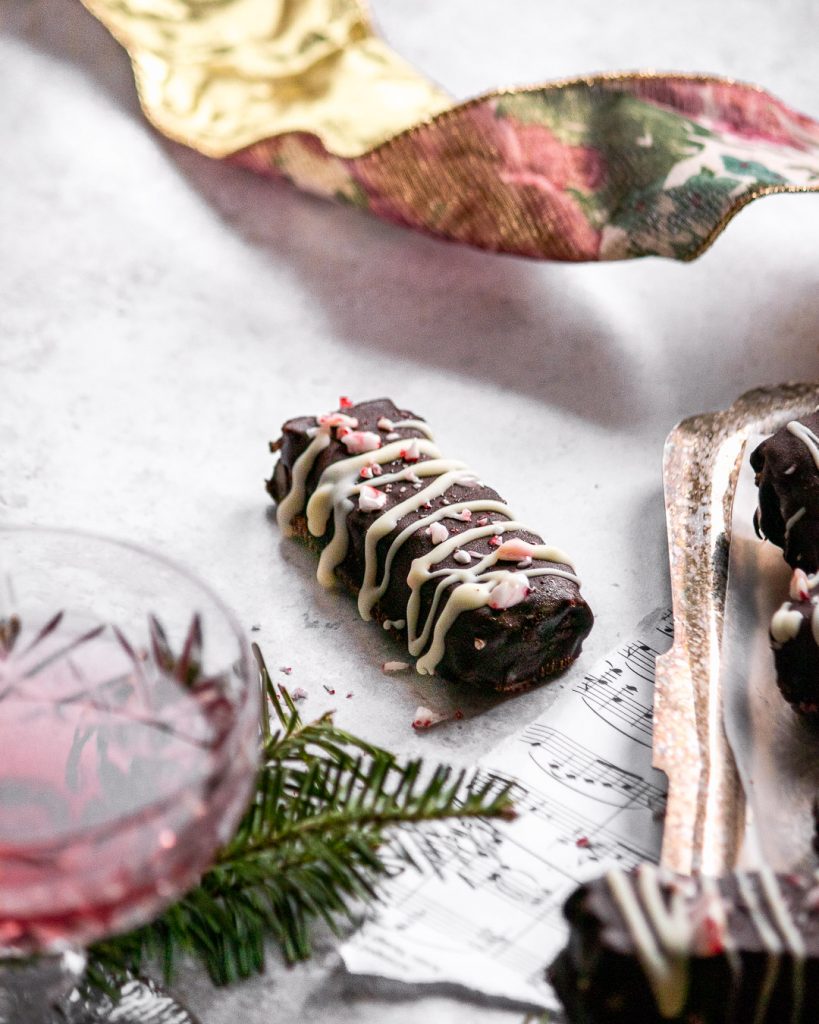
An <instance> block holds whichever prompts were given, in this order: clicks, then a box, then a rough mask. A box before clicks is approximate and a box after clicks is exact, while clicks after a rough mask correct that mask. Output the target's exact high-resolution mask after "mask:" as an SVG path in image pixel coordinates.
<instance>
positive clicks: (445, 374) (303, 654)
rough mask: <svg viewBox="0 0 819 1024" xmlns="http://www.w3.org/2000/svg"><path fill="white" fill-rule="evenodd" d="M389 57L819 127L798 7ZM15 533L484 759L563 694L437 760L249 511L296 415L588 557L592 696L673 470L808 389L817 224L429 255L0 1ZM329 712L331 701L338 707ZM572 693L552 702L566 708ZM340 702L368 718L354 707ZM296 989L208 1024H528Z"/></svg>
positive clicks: (497, 10)
mask: <svg viewBox="0 0 819 1024" xmlns="http://www.w3.org/2000/svg"><path fill="white" fill-rule="evenodd" d="M374 7H375V13H376V16H377V18H378V21H379V23H380V25H381V27H382V29H383V31H384V32H385V34H386V35H387V37H388V39H389V40H390V41H391V42H392V43H393V45H394V46H395V47H396V48H397V49H398V50H400V51H401V52H402V53H403V54H405V55H406V56H407V57H408V58H409V59H411V60H413V61H414V62H415V63H416V64H417V65H419V66H420V67H422V68H423V69H424V70H426V71H427V72H428V73H429V74H431V75H432V76H433V77H434V78H436V79H437V80H438V81H440V82H442V83H444V84H445V85H446V86H447V87H448V88H449V89H450V90H451V91H452V92H453V93H455V94H456V95H457V96H462V97H466V96H468V95H470V94H472V93H476V92H479V91H483V90H485V89H487V88H489V87H490V86H493V85H511V84H523V83H526V82H532V81H538V80H544V79H548V78H554V77H561V76H566V75H571V74H577V73H581V72H587V71H592V70H609V69H615V68H620V69H631V68H636V67H655V68H661V69H684V70H699V71H712V72H715V73H720V74H725V75H729V76H733V77H737V78H744V79H750V80H754V81H758V82H760V83H761V84H763V85H765V86H766V87H767V88H768V89H770V90H771V91H772V92H774V93H775V94H777V95H779V96H780V97H781V98H783V99H784V100H785V101H787V102H789V103H790V104H792V105H793V106H795V107H797V108H798V109H802V110H804V111H805V112H807V113H810V114H812V115H813V116H819V98H817V97H818V95H819V94H817V81H816V76H815V59H814V58H815V54H814V53H813V46H814V41H815V39H816V38H817V35H818V34H819V8H818V7H817V6H816V5H815V4H814V3H812V2H811V0H789V2H783V3H780V4H770V3H768V2H767V0H744V2H743V0H725V2H724V3H722V4H720V5H718V6H716V7H715V5H713V3H711V2H710V0H690V2H689V3H687V4H685V5H678V6H677V7H676V8H674V9H671V8H669V9H664V8H661V7H658V5H657V4H656V3H650V2H649V0H637V2H635V3H632V4H630V5H618V8H617V10H616V12H615V11H614V9H613V8H612V5H611V4H609V3H605V2H604V0H581V2H580V3H578V4H576V5H574V6H573V7H572V8H571V13H568V10H567V9H566V8H565V7H564V6H563V5H560V6H559V5H557V4H551V3H549V4H546V3H544V2H543V0H520V2H519V3H517V4H515V5H514V16H512V15H510V13H509V10H510V8H509V6H508V5H503V4H501V3H499V2H498V0H492V2H489V3H485V4H482V5H477V9H476V5H475V4H474V3H469V2H468V0H450V2H449V3H447V4H435V3H432V2H431V0H419V2H416V3H414V4H412V5H408V4H406V3H400V2H399V0H377V2H375V4H374ZM0 128H1V129H2V131H0V138H2V140H3V144H2V147H1V148H0V175H1V176H2V189H0V267H1V268H2V274H0V386H1V387H2V390H1V391H0V395H1V396H2V397H0V452H1V453H2V454H0V522H13V523H39V524H57V525H79V526H84V527H86V528H89V529H94V530H100V531H104V532H107V533H113V534H116V535H120V536H124V537H129V538H132V539H134V540H138V541H141V542H143V543H147V544H149V545H152V546H156V547H158V548H161V549H163V550H165V551H167V552H169V553H172V554H173V555H175V556H176V557H177V558H179V559H181V560H182V561H184V562H186V563H188V564H189V565H191V566H193V567H195V568H196V569H197V570H198V571H199V572H200V574H201V575H203V576H204V577H205V578H206V579H207V580H209V581H210V582H211V583H212V584H213V585H214V586H215V587H216V588H217V589H218V590H219V591H220V592H221V593H222V594H223V595H224V597H225V599H226V600H227V601H228V603H230V604H231V605H232V606H233V607H234V608H235V609H236V611H237V612H238V614H239V616H240V618H241V620H242V621H243V622H244V623H245V624H246V625H247V627H248V629H250V628H251V626H256V625H258V627H259V629H258V631H256V632H254V637H255V638H256V639H258V640H259V642H260V643H261V645H262V647H263V649H264V651H265V652H266V654H267V655H268V658H269V661H270V662H271V663H272V664H273V665H278V664H288V665H292V666H293V674H292V676H291V677H290V678H291V682H292V684H293V685H299V686H303V687H304V688H305V689H306V690H308V692H309V694H310V697H309V699H308V701H307V704H306V706H305V713H307V712H308V711H309V712H318V711H320V710H323V709H324V708H325V707H327V706H337V707H338V719H339V721H340V722H341V723H342V724H343V725H345V726H349V727H350V728H354V729H356V730H358V731H359V732H360V733H363V734H364V735H366V736H367V737H368V738H370V739H372V740H375V741H377V742H379V743H382V744H385V745H388V746H390V747H391V748H393V749H395V750H396V751H397V752H400V753H402V754H418V753H423V754H425V755H427V756H429V757H433V758H448V759H450V760H453V761H458V762H464V763H469V762H470V761H472V760H474V758H475V757H476V756H477V755H478V754H479V753H480V752H483V751H485V750H486V749H487V748H488V747H489V746H490V745H491V744H493V743H495V742H497V741H499V740H500V739H501V738H503V737H504V736H506V735H508V734H509V733H510V732H512V731H513V730H515V729H517V728H520V727H521V726H522V725H523V724H524V723H525V722H527V721H528V720H530V719H531V718H533V717H534V716H535V715H536V714H537V713H538V712H539V711H540V710H541V709H543V708H544V707H545V706H546V705H547V704H548V702H549V701H550V700H551V699H552V696H553V693H554V690H555V686H554V685H553V686H552V687H548V686H546V687H542V688H541V689H538V690H535V691H533V692H531V693H528V694H525V695H523V696H521V697H519V698H517V699H514V700H508V701H505V702H495V703H493V704H490V705H488V706H487V705H485V704H484V705H479V704H478V702H476V701H472V702H471V703H470V702H469V701H468V700H467V701H464V700H462V699H461V697H460V696H459V697H458V700H459V702H460V703H461V704H464V706H469V707H471V708H472V709H473V710H478V709H479V708H482V714H480V716H479V717H473V718H471V719H468V720H466V721H464V722H460V723H456V724H453V725H452V726H449V727H446V728H443V729H439V730H437V731H435V732H433V733H429V734H426V735H423V736H417V735H415V734H414V733H413V732H412V730H411V729H410V720H411V718H412V712H413V710H414V709H415V707H416V705H417V704H418V703H433V702H434V701H438V702H441V701H445V700H446V699H447V698H446V697H444V696H442V694H441V690H442V686H441V684H440V683H436V682H435V681H428V680H426V681H425V680H421V679H420V677H417V678H408V677H406V676H403V677H397V678H386V677H385V676H384V675H382V673H381V672H380V670H379V665H380V663H381V661H383V660H384V658H385V657H387V656H388V655H390V654H392V655H393V656H395V648H393V647H392V646H391V644H390V642H389V641H388V639H387V638H385V637H383V636H380V635H378V634H379V631H378V630H375V629H373V627H372V626H371V625H368V624H366V623H363V622H360V621H359V620H358V618H357V614H356V611H355V607H354V604H353V603H352V602H351V601H350V600H348V599H347V598H344V597H339V596H338V595H333V594H328V593H325V592H323V591H321V590H320V589H319V587H318V586H317V584H316V583H315V580H314V568H315V566H314V562H313V560H312V558H311V557H310V556H309V555H307V554H306V553H305V552H303V551H301V550H300V549H299V548H298V547H296V546H295V545H292V544H290V543H285V542H282V541H281V539H280V537H279V534H278V532H277V530H276V528H275V524H274V523H273V522H272V521H271V519H270V517H269V515H268V500H267V498H266V495H265V493H264V490H263V487H262V481H263V479H264V478H265V476H266V475H268V474H269V470H270V465H271V460H270V456H269V454H268V452H267V441H268V439H270V438H272V437H275V436H277V428H278V426H279V425H280V423H281V422H282V420H284V419H285V418H287V417H289V416H292V415H297V414H301V413H304V412H310V411H320V410H323V409H324V408H325V407H327V408H329V407H331V406H333V405H334V403H335V400H336V397H337V396H338V395H339V394H350V395H352V396H353V397H354V398H357V399H363V398H367V397H376V396H378V395H382V394H388V395H390V396H392V397H394V398H395V399H396V400H397V401H398V402H399V403H400V404H403V405H405V406H407V407H410V408H412V409H415V410H416V411H417V412H419V413H421V414H422V415H425V416H426V417H427V418H428V419H430V420H431V421H432V422H433V424H434V425H435V426H436V431H437V434H438V436H439V438H440V440H441V442H442V445H443V446H444V447H445V450H446V451H447V452H451V453H452V454H453V455H456V456H458V457H462V458H464V459H465V460H467V461H468V462H469V463H470V464H472V465H474V466H475V467H476V468H479V469H480V471H481V472H482V474H483V475H484V477H485V479H486V480H488V481H491V482H492V484H493V485H494V486H496V487H497V488H498V489H499V490H500V491H501V493H503V494H505V495H507V496H508V497H509V499H510V500H513V503H514V506H515V508H516V509H519V510H520V515H521V516H522V517H524V518H526V519H527V520H529V521H531V522H532V523H535V524H538V525H540V526H542V529H543V533H544V535H545V536H546V537H547V538H548V539H549V541H550V542H553V543H555V544H558V545H559V546H561V547H563V548H565V549H567V550H568V551H569V552H571V553H572V554H573V556H574V557H575V559H576V562H577V564H578V567H579V570H580V572H581V574H582V576H583V580H584V592H585V594H586V596H587V598H588V600H589V602H590V603H591V605H592V607H593V608H594V610H595V612H596V614H597V625H596V627H595V630H594V632H593V633H592V635H591V637H590V638H589V641H588V642H587V645H586V650H585V652H584V654H583V656H582V658H581V661H580V662H579V663H578V665H577V666H576V667H575V669H574V671H575V672H582V671H583V670H584V667H588V666H589V665H591V663H592V662H593V661H594V660H595V659H596V658H597V657H598V656H599V655H601V654H602V653H604V652H605V651H607V650H608V649H609V648H611V647H612V646H614V645H615V644H616V642H617V641H618V639H619V638H620V637H622V636H623V635H624V634H625V633H627V632H628V631H629V630H630V629H631V627H632V626H633V625H634V624H635V623H636V622H637V621H638V619H640V618H641V616H642V615H644V614H645V613H646V612H647V611H649V610H650V609H651V608H653V607H656V606H658V605H661V604H663V603H666V602H668V600H669V595H668V572H667V566H666V549H665V539H664V531H665V526H664V519H663V503H662V482H661V474H660V466H661V456H662V445H663V440H664V438H665V436H666V434H667V433H668V431H669V430H670V428H671V427H672V426H673V425H674V423H675V422H677V421H678V420H679V419H681V418H683V417H685V416H687V415H690V414H693V413H696V412H700V411H704V410H707V409H715V408H721V407H723V406H725V405H727V404H729V403H730V402H731V401H732V400H733V399H734V398H735V397H737V395H739V394H740V393H741V392H743V391H744V390H746V389H748V388H750V387H753V386H755V385H758V384H764V383H778V382H780V381H782V380H786V379H811V378H814V379H815V378H817V377H819V289H817V287H816V285H817V269H816V266H817V260H816V244H817V243H816V239H817V238H819V200H818V199H817V198H816V197H814V196H778V197H772V198H768V199H765V200H763V201H761V202H759V203H756V204H754V205H752V206H751V207H750V208H749V209H747V210H746V211H744V212H743V213H742V214H740V216H739V217H738V219H737V220H736V221H734V222H733V223H732V224H731V225H730V226H729V228H728V229H727V231H726V233H725V234H724V235H723V236H722V237H721V238H720V239H719V240H718V241H717V243H716V245H715V246H714V248H713V249H712V250H710V251H709V252H708V253H706V254H705V255H704V256H703V257H701V258H700V259H699V260H698V261H696V262H695V263H693V264H690V265H677V264H672V263H668V262H662V261H659V260H644V261H641V262H631V263H623V264H612V265H599V266H597V265H596V266H559V265H538V264H535V263H531V262H527V261H524V260H519V259H515V258H509V257H498V256H493V255H488V254H484V253H481V252H475V251H470V250H468V249H464V248H459V247H456V246H453V245H448V244H444V243H441V242H437V241H433V240H431V239H428V238H425V237H421V236H419V235H415V234H412V233H409V232H407V231H404V230H401V229H399V228H396V227H392V226H389V225H386V224H383V223H380V222H378V221H376V220H375V219H373V218H371V217H368V216H367V215H365V214H362V213H360V212H356V211H355V210H352V209H347V208H341V207H334V206H332V205H329V204H327V203H324V202H321V201H319V200H317V199H313V198H310V197H308V196H305V195H301V194H299V193H298V192H296V191H295V190H294V189H292V188H290V187H289V186H286V185H277V184H271V183H269V182H266V181H262V180H259V179H256V178H255V177H253V176H252V175H251V174H249V173H246V172H244V171H241V170H239V169H237V168H235V167H229V166H222V165H218V164H216V163H213V162H210V161H208V160H207V159H205V158H203V157H200V156H198V155H197V154H194V153H191V152H188V151H186V150H184V149H182V148H181V147H179V146H176V145H174V144H171V143H169V142H167V141H165V140H164V139H162V138H160V137H158V136H157V135H156V134H155V133H154V132H153V131H152V130H151V129H150V128H149V127H148V126H147V124H146V123H145V121H144V120H143V118H142V116H141V114H140V112H139V108H138V105H137V102H136V98H135V93H134V88H133V82H132V79H131V75H130V68H129V65H128V62H127V60H126V58H125V56H124V54H123V53H122V51H121V50H120V49H119V48H118V46H117V45H116V44H115V43H114V42H113V40H112V39H111V38H110V37H109V36H108V35H107V33H106V32H105V31H104V30H103V29H102V28H101V27H100V26H99V25H98V24H97V23H96V22H95V21H94V20H93V19H92V18H91V17H90V16H89V15H88V14H86V13H85V11H84V10H83V9H82V8H81V7H80V6H79V4H78V3H77V2H76V0H3V2H2V4H0ZM322 683H327V684H329V685H334V684H335V688H336V694H337V696H336V697H335V698H331V697H329V696H328V695H327V694H326V693H325V691H324V690H323V688H322V685H321V684H322ZM555 685H559V684H555ZM350 690H352V691H353V692H354V694H355V696H354V697H353V698H352V699H349V700H347V699H345V698H344V694H345V693H346V692H348V691H350ZM336 964H337V958H336V955H335V952H334V949H333V944H332V942H330V941H329V940H323V941H322V944H321V951H320V952H319V954H318V955H317V957H316V958H315V959H314V960H313V961H311V962H310V963H308V964H305V965H303V966H301V967H299V968H296V969H293V970H289V971H288V970H285V969H283V968H281V967H279V966H277V965H276V964H275V963H274V964H273V965H272V966H271V969H270V971H269V973H268V975H266V976H265V977H264V978H262V979H259V980H254V981H251V982H249V983H247V984H246V985H244V986H239V987H237V988H235V989H232V990H230V991H226V992H218V993H216V992H214V991H213V990H212V989H211V988H210V986H209V985H208V984H207V983H206V982H205V981H204V980H203V979H201V978H200V977H199V976H198V975H196V974H195V972H187V973H186V974H185V975H184V976H183V977H182V978H180V980H179V984H178V986H177V987H178V989H179V991H181V992H182V993H183V994H184V996H185V998H186V999H187V1001H188V1002H189V1004H190V1005H191V1007H192V1008H193V1009H194V1010H195V1011H196V1012H197V1013H198V1014H199V1015H200V1016H201V1018H202V1021H203V1024H223V1022H224V1024H228V1022H232V1021H235V1020H238V1019H244V1020H246V1021H247V1022H248V1024H256V1022H262V1021H274V1020H275V1021H276V1022H277V1024H285V1022H288V1021H297V1020H298V1021H307V1022H309V1021H320V1020H322V1021H326V1020H331V1021H334V1022H339V1024H341V1022H346V1021H350V1022H352V1021H354V1020H355V1021H361V1022H365V1024H367V1022H375V1021H380V1020H383V1019H385V1018H386V1019H389V1020H390V1022H395V1024H403V1022H405V1021H406V1022H408V1024H409V1022H417V1021H420V1020H422V1019H427V1020H434V1021H444V1020H445V1021H450V1020H451V1021H453V1022H454V1021H461V1020H463V1021H466V1020H467V1019H469V1020H470V1021H479V1022H481V1024H489V1022H491V1021H494V1020H498V1021H507V1020H508V1021H519V1020H520V1019H521V1016H522V1015H521V1013H520V1012H518V1011H509V1010H504V1009H502V1008H498V1007H494V1008H493V1007H489V1006H485V1005H482V1004H480V1003H465V1002H463V1001H458V1000H456V999H454V998H448V997H446V996H444V995H435V996H434V997H430V996H428V995H424V994H423V993H417V992H401V993H396V992H394V991H393V992H389V993H387V992H385V991H381V990H379V989H378V988H371V989H367V990H366V991H365V990H364V989H362V988H361V986H360V985H359V984H358V983H355V984H353V983H351V982H349V981H348V980H346V979H345V978H344V977H343V975H341V974H340V973H339V972H338V971H337V970H335V967H336Z"/></svg>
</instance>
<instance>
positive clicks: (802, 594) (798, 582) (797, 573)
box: [790, 569, 810, 601]
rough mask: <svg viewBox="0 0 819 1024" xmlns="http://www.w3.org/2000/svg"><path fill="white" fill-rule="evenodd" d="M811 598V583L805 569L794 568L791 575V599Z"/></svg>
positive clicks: (802, 599) (803, 599) (804, 599)
mask: <svg viewBox="0 0 819 1024" xmlns="http://www.w3.org/2000/svg"><path fill="white" fill-rule="evenodd" d="M809 598H810V583H809V582H808V574H807V573H806V572H805V570H804V569H794V570H793V576H792V577H791V585H790V599H791V601H807V600H809Z"/></svg>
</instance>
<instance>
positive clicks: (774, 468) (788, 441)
mask: <svg viewBox="0 0 819 1024" xmlns="http://www.w3.org/2000/svg"><path fill="white" fill-rule="evenodd" d="M817 430H819V413H816V412H815V413H812V414H811V415H810V416H805V417H803V418H802V419H801V420H791V421H790V423H787V424H786V425H785V426H784V427H782V428H781V429H780V430H778V431H777V432H776V433H775V434H774V435H773V436H772V437H769V438H767V440H765V441H763V442H762V444H760V445H758V446H757V448H756V449H754V451H753V452H752V453H751V467H752V468H753V470H754V472H755V473H756V481H757V486H758V487H759V507H758V508H757V510H756V512H755V513H754V528H755V529H756V532H757V534H758V535H759V536H760V537H763V538H765V539H767V540H769V541H772V542H773V543H774V544H776V545H777V546H778V547H780V548H782V550H783V552H784V554H785V560H786V561H787V563H788V564H789V565H790V566H791V567H792V568H794V569H804V570H805V572H808V573H814V572H817V570H819V437H817V434H816V431H817Z"/></svg>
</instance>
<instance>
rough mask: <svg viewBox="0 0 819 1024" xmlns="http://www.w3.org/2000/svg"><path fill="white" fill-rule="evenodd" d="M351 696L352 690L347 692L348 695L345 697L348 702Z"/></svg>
mask: <svg viewBox="0 0 819 1024" xmlns="http://www.w3.org/2000/svg"><path fill="white" fill-rule="evenodd" d="M352 695H353V691H352V690H350V692H349V693H348V694H347V695H346V696H347V700H349V699H350V697H352Z"/></svg>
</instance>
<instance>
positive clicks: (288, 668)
mask: <svg viewBox="0 0 819 1024" xmlns="http://www.w3.org/2000/svg"><path fill="white" fill-rule="evenodd" d="M292 671H293V669H292V667H291V666H290V665H280V666H279V672H281V673H282V674H283V675H285V676H289V675H290V673H291V672H292Z"/></svg>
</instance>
